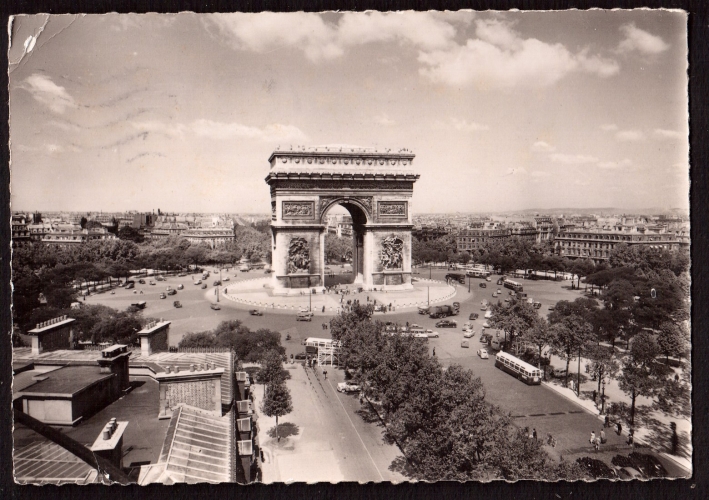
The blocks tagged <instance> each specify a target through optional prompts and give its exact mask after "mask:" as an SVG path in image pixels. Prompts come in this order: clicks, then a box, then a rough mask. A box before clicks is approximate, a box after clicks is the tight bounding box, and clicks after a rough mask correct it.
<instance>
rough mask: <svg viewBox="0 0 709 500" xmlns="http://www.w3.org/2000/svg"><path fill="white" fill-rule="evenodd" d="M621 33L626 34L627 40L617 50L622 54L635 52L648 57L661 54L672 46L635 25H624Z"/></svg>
mask: <svg viewBox="0 0 709 500" xmlns="http://www.w3.org/2000/svg"><path fill="white" fill-rule="evenodd" d="M620 31H622V32H623V34H625V38H624V39H623V40H622V41H621V42H620V44H619V45H618V48H617V49H616V50H617V51H618V52H620V53H628V52H633V51H638V52H641V53H642V54H646V55H653V54H659V53H661V52H664V51H666V50H667V49H668V48H669V47H670V46H669V45H668V44H667V43H665V41H664V40H663V39H662V38H660V37H659V36H655V35H652V34H650V33H648V32H647V31H643V30H641V29H640V28H637V27H636V26H635V23H630V24H624V25H623V26H621V27H620Z"/></svg>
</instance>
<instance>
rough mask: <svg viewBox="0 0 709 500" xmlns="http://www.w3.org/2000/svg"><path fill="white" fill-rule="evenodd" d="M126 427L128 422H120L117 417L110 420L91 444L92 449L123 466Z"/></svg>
mask: <svg viewBox="0 0 709 500" xmlns="http://www.w3.org/2000/svg"><path fill="white" fill-rule="evenodd" d="M126 427H128V422H118V421H117V420H116V419H115V418H112V419H111V420H109V421H108V423H107V424H106V425H105V426H104V427H103V429H102V430H101V433H100V434H99V435H98V437H97V438H96V441H94V444H93V445H92V446H91V451H92V452H93V453H95V454H96V455H98V456H100V457H102V458H105V459H106V460H108V461H109V462H111V463H112V464H113V465H115V466H116V467H118V468H123V433H124V432H125V430H126Z"/></svg>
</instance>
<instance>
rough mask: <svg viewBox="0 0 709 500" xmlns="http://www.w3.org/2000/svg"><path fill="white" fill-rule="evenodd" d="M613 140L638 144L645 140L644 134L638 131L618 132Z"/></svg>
mask: <svg viewBox="0 0 709 500" xmlns="http://www.w3.org/2000/svg"><path fill="white" fill-rule="evenodd" d="M615 138H616V139H618V140H619V141H622V142H638V141H644V140H645V134H643V133H642V132H641V131H640V130H620V131H619V132H618V133H616V134H615Z"/></svg>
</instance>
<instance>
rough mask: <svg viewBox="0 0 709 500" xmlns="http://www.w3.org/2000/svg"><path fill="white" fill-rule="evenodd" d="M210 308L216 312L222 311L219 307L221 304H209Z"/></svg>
mask: <svg viewBox="0 0 709 500" xmlns="http://www.w3.org/2000/svg"><path fill="white" fill-rule="evenodd" d="M209 307H210V308H211V309H214V310H215V311H218V310H220V309H221V307H219V304H209Z"/></svg>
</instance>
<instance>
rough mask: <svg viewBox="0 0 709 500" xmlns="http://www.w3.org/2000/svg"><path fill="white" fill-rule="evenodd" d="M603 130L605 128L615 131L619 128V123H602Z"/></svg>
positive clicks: (608, 130) (605, 129)
mask: <svg viewBox="0 0 709 500" xmlns="http://www.w3.org/2000/svg"><path fill="white" fill-rule="evenodd" d="M601 130H603V131H604V132H615V131H616V130H618V125H616V124H615V123H606V124H604V125H601Z"/></svg>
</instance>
